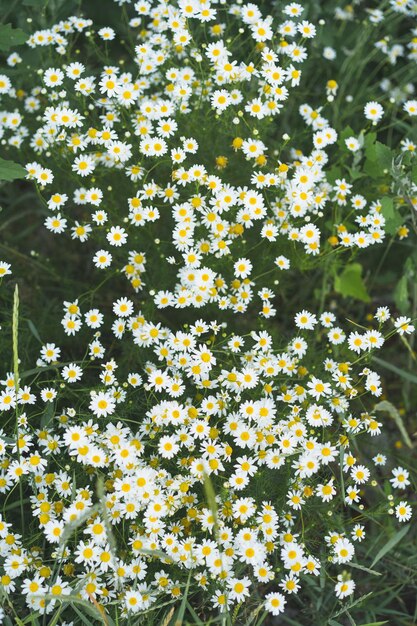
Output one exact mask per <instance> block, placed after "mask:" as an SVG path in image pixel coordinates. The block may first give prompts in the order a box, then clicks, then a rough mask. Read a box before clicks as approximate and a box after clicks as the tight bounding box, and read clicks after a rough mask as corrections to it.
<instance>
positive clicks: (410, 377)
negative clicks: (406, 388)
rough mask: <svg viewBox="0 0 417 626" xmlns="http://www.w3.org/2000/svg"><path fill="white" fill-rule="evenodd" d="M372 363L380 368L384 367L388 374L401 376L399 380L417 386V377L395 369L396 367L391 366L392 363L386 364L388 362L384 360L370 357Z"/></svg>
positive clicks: (398, 368)
mask: <svg viewBox="0 0 417 626" xmlns="http://www.w3.org/2000/svg"><path fill="white" fill-rule="evenodd" d="M372 361H374V362H375V363H377V364H378V365H380V366H381V367H384V368H385V369H387V370H389V371H390V372H394V374H398V376H401V378H404V379H405V380H408V381H410V383H414V384H415V385H417V376H414V374H410V372H406V371H405V370H402V369H401V368H400V367H397V366H396V365H393V364H392V363H388V361H384V359H380V358H379V357H376V356H373V357H372Z"/></svg>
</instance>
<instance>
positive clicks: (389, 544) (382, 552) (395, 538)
mask: <svg viewBox="0 0 417 626" xmlns="http://www.w3.org/2000/svg"><path fill="white" fill-rule="evenodd" d="M410 528H411V525H410V524H407V525H406V526H404V528H401V530H399V531H398V532H397V533H396V534H395V535H394V536H393V537H391V539H390V540H389V541H388V542H387V543H386V544H385V545H384V546H382V548H381V549H380V551H379V552H378V554H377V555H376V557H375V558H374V560H373V561H372V564H371V568H373V567H375V565H376V564H377V563H378V562H379V561H380V560H381V559H383V558H384V556H385V555H386V554H388V552H390V550H392V549H393V548H394V547H395V546H396V545H397V543H399V542H400V541H401V539H404V537H405V536H406V534H407V533H408V531H409V530H410Z"/></svg>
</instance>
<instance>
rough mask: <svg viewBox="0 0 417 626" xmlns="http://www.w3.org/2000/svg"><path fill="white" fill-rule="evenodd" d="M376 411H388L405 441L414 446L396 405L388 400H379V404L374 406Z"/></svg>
mask: <svg viewBox="0 0 417 626" xmlns="http://www.w3.org/2000/svg"><path fill="white" fill-rule="evenodd" d="M374 411H386V412H387V413H388V414H389V415H390V417H392V419H393V420H394V422H395V423H396V425H397V427H398V430H399V431H400V433H401V435H402V438H403V439H404V442H405V443H406V444H407V446H408V447H409V448H412V447H413V442H412V441H411V439H410V437H409V435H408V432H407V430H406V428H405V426H404V422H403V420H402V418H401V415H400V414H399V412H398V411H397V409H396V408H395V406H394V405H393V404H391V402H387V400H383V401H382V402H378V404H377V405H376V406H374Z"/></svg>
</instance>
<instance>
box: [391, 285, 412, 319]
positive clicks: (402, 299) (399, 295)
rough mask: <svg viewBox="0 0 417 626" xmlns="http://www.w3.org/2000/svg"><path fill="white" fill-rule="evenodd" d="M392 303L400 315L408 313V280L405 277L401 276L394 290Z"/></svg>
mask: <svg viewBox="0 0 417 626" xmlns="http://www.w3.org/2000/svg"><path fill="white" fill-rule="evenodd" d="M394 302H395V304H396V305H397V308H398V310H399V311H400V313H403V314H404V313H406V312H407V311H408V306H409V303H408V280H407V276H401V278H400V280H399V281H398V283H397V284H396V286H395V289H394Z"/></svg>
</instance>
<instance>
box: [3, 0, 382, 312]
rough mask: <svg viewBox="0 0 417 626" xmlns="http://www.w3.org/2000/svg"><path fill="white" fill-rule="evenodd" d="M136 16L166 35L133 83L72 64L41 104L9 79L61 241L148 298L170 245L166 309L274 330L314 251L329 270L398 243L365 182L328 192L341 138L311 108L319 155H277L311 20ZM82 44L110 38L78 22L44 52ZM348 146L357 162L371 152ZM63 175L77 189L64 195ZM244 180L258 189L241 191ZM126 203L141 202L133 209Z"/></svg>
mask: <svg viewBox="0 0 417 626" xmlns="http://www.w3.org/2000/svg"><path fill="white" fill-rule="evenodd" d="M217 5H219V6H217ZM216 7H217V9H218V10H217V9H216ZM135 11H136V13H137V15H138V17H135V18H132V19H131V21H130V27H131V29H133V32H134V33H137V31H138V28H139V27H142V26H143V24H144V23H147V24H148V25H149V24H152V27H150V26H149V29H148V30H146V29H145V30H142V31H140V32H141V34H140V36H138V40H140V43H139V44H138V45H137V46H135V50H134V55H133V56H134V62H135V63H134V67H133V68H131V69H130V70H129V71H127V70H126V71H121V68H120V67H117V66H113V65H105V66H104V67H102V69H101V71H97V69H95V70H94V73H89V71H88V68H87V67H86V66H85V65H84V64H83V63H80V62H78V61H74V62H71V63H68V64H66V63H65V64H62V59H60V58H59V56H58V59H57V61H60V62H61V66H59V65H60V64H59V63H58V62H57V64H56V65H55V66H53V67H49V68H48V69H45V70H43V71H41V78H42V80H41V83H40V84H39V86H38V87H34V88H32V89H31V92H30V93H26V92H25V90H24V88H19V89H16V88H14V87H13V86H12V84H11V83H10V81H9V79H8V78H7V77H4V81H3V82H4V85H3V88H2V89H0V93H2V94H4V97H9V98H10V100H11V103H12V105H15V106H16V107H17V108H16V109H15V110H14V111H12V112H7V111H5V112H4V114H3V115H2V116H1V118H0V119H1V123H2V127H3V129H4V132H5V134H6V133H8V134H9V137H8V139H7V141H8V143H9V144H11V145H15V146H17V147H21V146H23V145H25V144H27V143H28V144H29V146H30V149H31V152H32V155H33V156H35V157H36V158H35V160H31V161H29V162H27V164H26V169H27V172H28V178H29V179H30V180H34V181H35V182H36V184H37V185H38V188H39V190H40V193H41V195H42V196H43V198H44V204H45V209H46V210H47V212H48V213H49V214H48V216H47V217H46V219H45V225H46V228H47V229H48V230H49V231H51V232H52V233H56V234H62V233H67V234H69V235H70V237H71V238H72V239H74V240H77V241H79V242H80V243H85V242H87V241H88V240H92V241H93V242H94V244H95V245H96V246H97V248H96V250H95V251H94V252H93V254H92V255H91V261H92V263H93V264H94V265H95V266H96V267H97V268H100V269H108V270H109V271H115V270H116V271H122V272H123V273H124V275H125V276H126V278H127V280H129V282H130V284H131V286H132V288H133V290H134V291H136V292H138V291H140V290H141V289H143V287H144V285H145V283H144V279H143V274H144V271H145V268H144V263H143V262H142V261H139V262H137V261H136V260H135V259H138V258H139V259H142V257H144V254H143V252H142V251H143V250H144V249H146V247H147V245H148V242H149V238H150V237H152V238H153V239H154V240H155V246H154V247H155V249H156V248H158V246H159V244H160V243H161V240H162V241H163V248H161V247H159V248H158V253H159V252H160V251H161V250H162V253H161V256H162V257H165V263H167V265H168V266H169V265H170V264H171V266H172V267H171V268H169V267H168V269H167V271H168V270H169V271H171V275H172V278H171V280H170V283H169V284H167V285H163V286H162V285H161V288H155V289H152V293H151V296H152V297H153V299H154V302H155V304H156V306H157V307H158V308H164V307H176V308H184V307H194V308H200V307H203V306H204V305H206V304H208V303H210V304H214V305H216V307H217V308H218V309H220V310H224V309H229V310H231V311H233V312H234V313H243V312H245V311H246V310H247V308H248V306H249V304H250V303H252V302H253V301H256V302H257V304H256V305H255V306H256V307H257V309H258V311H259V312H260V314H261V315H263V316H264V317H270V316H272V315H274V313H275V309H274V306H273V303H272V301H273V298H274V297H275V293H274V289H275V285H276V284H277V283H278V282H279V281H280V271H281V270H287V269H289V268H290V267H291V266H292V262H293V260H295V263H299V258H300V254H299V252H298V248H299V247H300V246H301V249H302V251H303V254H304V255H307V256H308V257H318V256H319V255H320V254H321V253H323V254H326V253H329V248H330V249H331V248H335V249H343V248H349V249H355V248H366V247H369V246H371V245H374V244H379V243H381V242H382V241H383V240H384V237H385V230H384V227H385V219H384V217H383V215H382V214H381V202H380V200H378V199H375V198H372V199H371V200H369V199H368V198H366V197H364V196H363V195H362V194H361V193H356V192H355V182H354V181H350V180H349V179H346V178H345V177H343V176H341V177H339V178H337V179H336V180H333V179H332V178H331V177H330V178H331V181H332V182H330V181H329V176H328V167H329V166H330V165H331V156H329V151H331V149H332V147H333V146H334V144H335V143H336V141H337V140H338V135H337V132H336V130H335V129H334V128H333V127H332V126H331V125H330V123H329V121H328V119H327V118H326V117H325V116H324V115H323V112H322V111H321V109H314V108H312V107H311V106H309V104H307V103H306V104H303V105H302V106H301V107H300V108H299V113H300V115H301V117H302V119H303V122H304V124H305V126H306V130H307V132H308V133H309V134H310V137H311V139H310V146H311V149H310V150H308V151H306V150H304V152H303V151H302V150H301V149H299V148H297V147H296V146H294V147H290V144H291V138H290V136H289V135H288V133H284V134H283V135H281V139H280V142H279V148H280V150H277V149H276V145H277V142H276V140H275V139H274V142H271V140H270V139H268V135H267V132H266V131H265V129H267V128H268V125H269V121H270V120H271V119H272V118H275V117H278V118H279V115H280V113H281V110H282V108H283V107H289V106H290V105H291V92H292V90H294V89H296V87H297V86H298V84H299V83H300V80H301V66H302V62H303V61H304V60H305V58H306V56H307V46H308V42H309V40H310V39H312V38H313V37H314V36H315V34H316V29H315V26H314V25H313V24H312V23H310V22H308V21H307V20H305V19H303V9H302V7H301V6H300V5H298V4H296V3H292V4H289V5H287V6H286V7H284V9H283V20H282V22H281V23H280V24H277V25H274V28H273V22H272V18H270V17H266V18H263V17H262V16H261V14H260V11H259V9H258V8H257V7H256V5H254V4H252V3H248V4H232V5H230V6H228V7H227V10H226V9H225V8H224V7H223V6H222V5H221V3H217V2H212V3H209V4H208V3H201V4H200V3H199V2H190V3H187V2H180V3H179V4H178V6H171V5H169V4H168V5H166V4H165V3H158V2H155V3H150V2H143V3H136V4H135ZM150 20H153V21H152V22H150ZM215 20H220V21H218V22H216V21H215ZM193 25H194V26H193ZM202 25H204V29H205V30H204V33H205V40H201V36H199V33H201V28H202ZM237 27H239V28H238V29H237V36H236V37H235V38H234V40H233V41H234V42H235V43H239V42H240V41H241V39H243V38H244V41H245V45H246V46H247V47H248V58H251V59H253V60H251V61H249V62H245V61H238V60H237V58H236V57H237V54H236V52H235V51H234V49H233V45H232V44H231V43H230V37H228V34H229V35H230V34H232V33H235V30H236V28H237ZM82 31H85V33H86V37H87V41H88V38H89V37H90V38H91V37H95V34H94V32H93V25H92V23H91V21H89V20H86V19H78V18H76V17H73V18H69V19H68V20H67V21H64V22H60V23H59V24H57V25H56V26H54V27H53V28H52V29H50V31H37V32H36V33H34V34H33V35H32V36H31V38H30V40H29V44H30V45H31V46H39V47H42V46H52V47H53V46H55V48H56V50H57V51H58V52H60V51H62V50H65V49H66V48H67V45H68V42H69V41H71V36H72V35H73V34H74V33H80V32H82ZM110 31H112V29H102V30H101V31H99V32H98V38H99V40H98V41H97V45H98V46H99V45H100V43H101V42H100V39H101V40H106V41H107V40H110V41H112V40H113V39H115V38H116V34H115V33H114V31H112V32H110ZM235 34H236V33H235ZM109 45H111V44H109ZM61 49H62V50H61ZM249 51H251V52H249ZM173 60H174V61H177V62H178V63H177V65H173ZM185 60H186V61H187V62H185ZM125 65H126V64H125ZM122 69H125V68H124V67H123V68H122ZM332 82H335V81H329V83H332ZM330 89H331V90H332V89H334V87H333V86H331V87H330ZM85 102H87V103H89V104H88V105H87V106H86V105H85ZM380 108H381V107H380V105H379V104H378V103H372V102H371V103H369V106H368V105H367V108H366V110H365V115H364V119H366V118H369V119H374V120H376V119H377V118H378V119H379V117H380ZM19 109H22V110H21V111H20V112H19ZM370 116H371V117H370ZM217 126H218V127H219V128H221V129H222V131H221V132H222V133H223V134H224V137H223V143H222V148H221V150H222V151H221V152H219V153H216V152H214V153H213V155H212V162H211V163H208V162H207V157H204V156H203V155H204V153H207V141H206V135H207V132H208V128H216V127H217ZM29 128H30V130H29ZM126 128H128V129H129V130H126ZM188 128H192V129H195V132H193V133H190V132H189V130H188ZM288 130H290V129H288ZM349 139H350V140H349V142H347V146H348V149H349V150H351V151H352V152H355V155H354V156H353V158H355V159H356V160H357V158H358V154H357V153H358V152H359V153H361V151H360V148H361V145H360V142H359V140H358V139H356V138H355V137H351V138H349ZM361 139H362V142H363V136H362V137H361ZM287 144H289V145H287ZM52 151H53V154H54V159H56V162H57V167H56V169H55V170H53V169H51V167H52V166H51V159H50V157H51V153H52ZM231 168H232V169H233V172H232V171H231ZM63 169H65V171H66V172H68V173H69V174H70V175H69V176H67V177H65V179H63V180H62V176H61V175H60V170H61V171H62V170H63ZM239 169H242V171H244V172H245V174H244V175H243V176H242V177H241V180H239V181H238V182H236V183H232V182H231V180H233V179H234V178H235V175H234V172H235V171H239ZM109 182H110V183H111V184H109ZM120 189H124V190H128V191H127V192H126V193H125V195H124V198H123V194H120V192H119V190H120ZM330 216H331V220H330V224H331V225H330V230H329V220H328V217H330ZM155 234H157V235H158V236H157V237H156V238H155V237H154V235H155ZM152 235H153V236H152ZM323 245H324V246H325V248H324V250H323ZM257 246H262V249H263V250H264V251H265V254H263V255H262V259H260V258H259V255H258V254H257V252H258V248H257ZM158 259H159V254H158ZM255 261H256V263H255ZM152 262H153V263H155V262H156V261H155V260H154V259H153V260H152ZM158 262H159V260H158ZM162 262H163V261H162Z"/></svg>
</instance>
